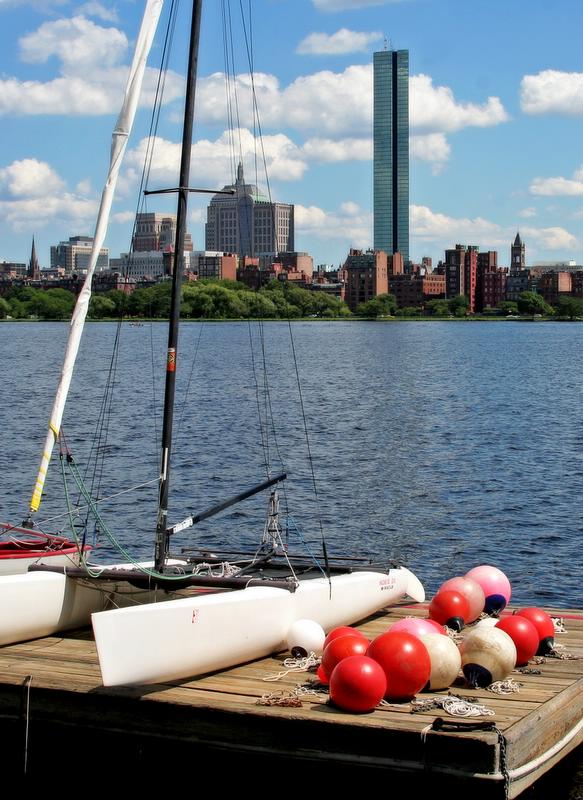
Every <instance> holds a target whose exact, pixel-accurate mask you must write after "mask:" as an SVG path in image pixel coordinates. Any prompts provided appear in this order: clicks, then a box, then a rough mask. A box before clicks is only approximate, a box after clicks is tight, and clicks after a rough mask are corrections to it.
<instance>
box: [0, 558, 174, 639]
mask: <svg viewBox="0 0 583 800" xmlns="http://www.w3.org/2000/svg"><path fill="white" fill-rule="evenodd" d="M54 563H55V562H54V560H52V559H51V561H50V565H51V566H52V565H53V564H54ZM70 563H71V562H70V561H69V562H68V564H70ZM130 566H131V565H123V564H120V565H115V566H113V567H108V569H119V571H120V580H119V583H114V582H112V581H107V582H105V581H104V582H100V581H94V582H90V581H82V580H77V579H75V578H68V577H67V576H66V575H60V574H58V573H54V572H27V573H26V574H24V575H20V574H16V575H0V645H5V644H14V643H15V642H25V641H27V640H28V639H39V638H40V637H41V636H51V635H52V634H54V633H59V632H60V631H66V630H71V629H72V628H80V627H84V626H86V625H89V624H90V621H91V614H93V613H94V612H96V611H104V610H105V609H107V608H111V607H112V606H114V607H117V606H125V605H129V604H132V603H135V602H140V603H148V602H153V601H154V600H156V598H157V597H158V596H160V597H164V598H167V597H169V595H168V594H167V593H165V592H158V593H155V592H146V591H143V590H142V591H140V590H137V589H132V588H129V587H128V584H127V583H126V582H125V581H124V580H123V571H124V570H127V569H128V568H129V567H130ZM143 566H147V567H152V562H148V563H147V564H143ZM96 570H97V568H96ZM170 596H171V597H175V596H176V595H170Z"/></svg>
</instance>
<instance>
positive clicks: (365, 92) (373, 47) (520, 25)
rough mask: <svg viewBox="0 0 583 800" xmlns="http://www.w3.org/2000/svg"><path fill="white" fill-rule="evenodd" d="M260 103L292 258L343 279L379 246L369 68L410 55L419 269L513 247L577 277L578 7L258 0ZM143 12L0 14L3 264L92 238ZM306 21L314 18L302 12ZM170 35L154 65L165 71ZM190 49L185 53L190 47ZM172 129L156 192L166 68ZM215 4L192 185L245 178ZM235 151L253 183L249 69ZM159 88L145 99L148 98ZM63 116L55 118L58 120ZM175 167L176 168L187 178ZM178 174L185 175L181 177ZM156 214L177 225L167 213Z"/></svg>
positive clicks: (172, 142) (77, 7) (27, 8)
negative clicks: (353, 255) (237, 165)
mask: <svg viewBox="0 0 583 800" xmlns="http://www.w3.org/2000/svg"><path fill="white" fill-rule="evenodd" d="M253 8H254V14H253V38H254V42H255V47H254V55H253V59H254V68H255V87H256V92H257V97H258V106H259V112H260V118H261V126H262V130H263V134H264V137H263V145H264V149H265V152H266V155H267V160H268V166H269V177H270V186H271V191H272V198H273V200H277V201H280V202H284V203H294V204H295V206H296V249H297V250H306V251H308V252H310V253H311V254H312V255H313V257H314V263H315V264H318V263H328V264H331V265H337V264H338V263H339V262H341V261H344V259H345V258H346V255H347V253H348V250H349V248H350V247H356V248H366V247H368V246H372V240H373V234H372V204H373V191H372V189H373V183H372V58H373V52H375V51H378V50H382V49H383V45H384V39H385V37H387V39H388V42H387V44H388V46H389V47H392V48H394V49H407V50H408V51H409V55H410V127H411V140H410V152H411V169H410V201H411V205H410V209H411V211H410V252H411V257H412V259H413V260H415V261H419V260H420V259H421V257H422V256H424V255H429V256H431V257H432V258H433V259H434V263H436V261H437V260H438V259H440V258H443V252H444V250H445V249H447V248H451V247H454V246H455V244H456V243H457V242H462V243H466V244H478V245H480V247H481V249H496V250H498V252H499V263H500V264H501V265H502V266H507V265H509V260H510V244H511V242H512V241H513V240H514V237H515V235H516V231H517V230H520V233H521V237H522V239H523V241H524V242H525V243H526V250H527V263H529V264H530V263H532V262H534V261H536V260H555V259H556V260H568V259H573V260H575V261H577V262H578V263H583V165H582V162H583V158H582V157H581V155H580V152H579V147H578V143H579V137H578V135H577V134H578V133H579V129H580V125H581V117H583V64H582V62H581V59H580V57H579V56H578V52H579V50H578V44H579V43H578V41H577V36H578V30H579V25H578V24H577V23H580V22H582V21H583V7H580V5H579V4H577V3H576V2H575V0H558V2H557V3H555V4H554V5H553V9H552V12H550V11H549V10H548V6H547V7H545V4H544V3H543V2H541V0H516V2H514V3H504V2H502V0H492V2H489V3H488V4H487V7H486V5H485V4H479V3H478V2H474V3H470V4H463V5H461V4H460V3H459V2H454V0H439V2H437V1H436V0H400V2H383V1H382V0H377V1H376V2H374V3H373V2H372V0H302V1H301V2H296V3H292V2H290V0H256V2H255V3H254V4H253ZM141 9H142V5H141V4H139V5H138V4H135V3H133V2H125V1H124V0H122V1H121V2H118V3H116V4H115V5H113V4H110V3H106V2H103V3H99V2H88V3H84V4H79V3H72V2H68V1H67V0H54V1H53V0H35V1H34V2H32V1H31V2H26V0H12V1H11V0H0V15H1V17H2V23H3V24H2V26H0V37H1V39H0V41H1V42H2V48H1V50H0V52H1V55H0V59H1V61H0V64H1V69H0V114H1V115H2V118H3V119H2V126H3V143H4V147H3V149H2V155H1V156H0V212H1V213H0V217H1V221H0V260H4V259H5V260H8V261H25V260H28V257H29V255H30V247H31V242H32V236H33V235H34V237H35V241H36V249H37V254H38V256H39V260H40V262H41V264H42V266H48V261H49V248H50V245H51V244H57V243H58V242H59V241H61V240H66V239H68V238H69V237H70V236H75V235H92V233H93V226H94V223H95V215H96V210H97V205H98V201H99V195H100V192H101V188H102V184H103V180H104V178H105V173H106V166H107V159H108V155H109V143H110V137H111V130H112V127H113V124H114V122H115V119H116V116H117V112H118V110H119V105H120V102H121V87H122V86H123V80H124V77H125V76H124V66H127V64H128V63H129V60H130V59H131V41H132V40H133V38H134V36H135V34H136V32H137V29H138V25H139V19H138V17H139V16H140V15H141ZM298 9H299V10H300V11H299V13H298ZM162 28H163V26H162V25H161V29H160V31H159V33H158V36H157V40H156V41H157V44H155V46H154V50H153V53H152V58H151V59H150V62H149V63H150V64H151V65H155V63H156V57H157V56H158V57H159V53H160V41H161V35H162V34H163V30H162ZM181 36H182V31H179V34H178V36H177V38H181ZM171 70H172V71H171V73H170V75H169V78H168V81H167V90H168V92H169V95H168V100H167V103H166V104H165V106H164V107H163V109H162V114H161V122H160V129H159V136H160V139H161V141H160V144H159V147H158V150H157V152H158V155H159V156H160V160H161V163H159V164H158V165H157V166H156V169H155V174H154V181H153V183H155V184H156V185H162V184H166V185H174V183H175V177H174V178H173V175H175V174H177V161H178V159H177V153H178V147H179V145H178V141H179V138H180V124H179V120H180V116H181V108H182V97H181V94H182V85H183V81H182V76H183V74H184V65H178V64H177V63H173V64H171ZM223 71H224V61H223V45H222V33H221V19H220V9H219V4H218V3H215V4H211V3H207V4H206V5H205V9H204V12H203V37H202V41H201V54H200V61H199V84H198V90H197V120H196V123H195V142H196V144H195V147H194V152H193V168H192V183H193V185H196V186H208V187H209V188H220V187H222V186H223V185H225V184H228V183H231V182H232V180H233V167H232V161H233V156H232V154H231V153H230V148H229V136H228V133H227V132H226V116H227V113H226V104H225V101H224V96H225V88H224V80H223V77H222V74H221V73H222V72H223ZM235 71H236V72H237V74H239V75H243V77H241V78H240V79H239V81H238V84H239V86H240V90H239V114H240V117H239V124H240V126H241V128H242V129H243V130H242V132H241V135H240V136H235V140H236V147H237V150H238V152H242V153H243V157H244V162H245V172H246V174H248V175H249V179H250V180H252V181H253V182H254V183H258V184H259V185H260V187H265V186H266V181H265V179H264V176H262V175H261V174H259V175H258V176H257V180H255V179H254V178H253V177H252V175H253V172H252V171H253V164H254V137H253V133H252V130H253V114H252V109H251V103H250V102H249V96H250V92H249V83H250V82H249V79H248V77H246V75H245V73H246V72H247V66H246V63H245V60H244V58H243V55H242V54H241V56H239V55H237V56H236V61H235ZM152 81H153V77H152V72H150V78H149V82H148V88H149V92H147V94H150V95H151V89H152V85H153V84H152ZM55 110H57V111H58V112H59V113H53V112H54V111H55ZM148 120H149V116H148V113H147V110H142V111H141V112H140V114H139V119H138V121H137V125H136V129H135V131H134V134H133V135H132V138H131V140H130V144H129V148H128V155H127V157H126V161H125V165H124V167H123V168H122V175H121V180H120V191H119V192H118V195H117V199H116V202H115V204H114V210H113V215H112V221H111V224H110V230H109V233H108V236H107V240H106V245H107V246H108V247H109V249H110V254H111V255H112V256H116V255H118V254H119V252H122V251H127V249H128V248H129V244H130V238H131V222H132V220H133V218H134V216H135V211H136V175H137V173H138V172H139V169H140V159H139V155H140V151H141V150H142V149H143V145H142V140H143V137H144V135H145V131H146V130H147V124H148ZM175 165H176V166H175ZM173 168H174V169H175V171H174V173H173V171H172V170H173ZM194 197H195V198H196V199H194V200H192V201H191V213H190V215H189V217H190V219H189V228H190V230H191V232H192V234H193V239H194V247H195V249H203V247H204V227H203V224H204V218H205V210H206V205H207V203H208V197H205V198H202V199H201V198H200V197H197V196H194ZM147 209H148V210H151V211H153V210H156V211H171V210H172V205H171V204H170V205H163V204H162V202H161V201H160V200H157V201H156V205H154V204H153V201H152V200H150V201H149V203H148V206H147Z"/></svg>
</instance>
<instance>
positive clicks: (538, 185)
mask: <svg viewBox="0 0 583 800" xmlns="http://www.w3.org/2000/svg"><path fill="white" fill-rule="evenodd" d="M530 193H531V194H534V195H544V196H546V197H556V196H565V197H577V196H580V195H583V165H582V166H581V167H579V169H578V170H576V171H575V172H574V173H573V177H572V178H562V177H560V176H559V177H557V178H535V179H534V180H533V182H532V183H531V184H530Z"/></svg>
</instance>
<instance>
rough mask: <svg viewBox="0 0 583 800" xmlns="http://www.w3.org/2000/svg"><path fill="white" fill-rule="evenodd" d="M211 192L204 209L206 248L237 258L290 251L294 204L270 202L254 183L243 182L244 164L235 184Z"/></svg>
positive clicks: (239, 168)
mask: <svg viewBox="0 0 583 800" xmlns="http://www.w3.org/2000/svg"><path fill="white" fill-rule="evenodd" d="M222 191H223V192H231V194H215V195H213V197H212V199H211V201H210V204H209V206H208V209H207V222H206V226H205V249H206V250H212V251H215V252H224V253H236V254H237V255H239V256H240V257H244V256H251V257H254V256H258V255H261V254H267V253H269V254H272V255H273V254H275V253H283V252H293V250H294V207H293V205H289V204H288V203H272V202H271V201H270V200H269V198H268V197H266V196H265V195H264V194H262V193H261V192H260V191H259V189H258V188H257V186H255V185H254V184H250V183H245V179H244V176H243V165H242V164H241V163H239V166H238V167H237V178H236V180H235V183H234V184H231V185H229V186H225V187H224V188H223V190H222Z"/></svg>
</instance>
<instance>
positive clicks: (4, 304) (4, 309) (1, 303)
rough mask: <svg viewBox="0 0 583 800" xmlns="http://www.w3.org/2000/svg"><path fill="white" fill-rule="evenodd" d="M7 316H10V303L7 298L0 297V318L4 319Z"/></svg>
mask: <svg viewBox="0 0 583 800" xmlns="http://www.w3.org/2000/svg"><path fill="white" fill-rule="evenodd" d="M8 316H10V304H9V302H8V300H5V299H4V298H3V297H0V319H6V317H8Z"/></svg>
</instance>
